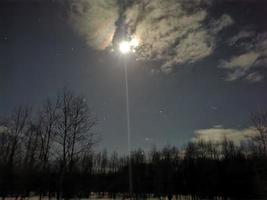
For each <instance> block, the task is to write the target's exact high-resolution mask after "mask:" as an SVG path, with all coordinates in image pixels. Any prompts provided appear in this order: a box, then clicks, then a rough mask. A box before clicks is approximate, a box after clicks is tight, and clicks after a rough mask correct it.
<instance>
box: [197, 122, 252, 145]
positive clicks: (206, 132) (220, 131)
mask: <svg viewBox="0 0 267 200" xmlns="http://www.w3.org/2000/svg"><path fill="white" fill-rule="evenodd" d="M256 134H257V132H256V130H255V128H253V127H249V128H245V129H240V130H239V129H227V128H223V126H221V125H216V126H214V127H212V128H208V129H199V130H196V131H195V136H194V138H193V141H213V142H222V141H223V140H225V139H227V140H231V141H233V142H234V143H235V144H240V142H241V141H244V140H247V139H248V138H250V137H252V136H255V135H256Z"/></svg>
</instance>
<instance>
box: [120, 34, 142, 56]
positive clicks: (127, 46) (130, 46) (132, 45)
mask: <svg viewBox="0 0 267 200" xmlns="http://www.w3.org/2000/svg"><path fill="white" fill-rule="evenodd" d="M138 46H139V40H138V39H137V38H136V37H132V39H131V40H130V41H127V40H125V41H122V42H121V43H120V44H119V50H120V52H121V53H122V54H128V53H131V52H132V53H135V51H136V48H137V47H138Z"/></svg>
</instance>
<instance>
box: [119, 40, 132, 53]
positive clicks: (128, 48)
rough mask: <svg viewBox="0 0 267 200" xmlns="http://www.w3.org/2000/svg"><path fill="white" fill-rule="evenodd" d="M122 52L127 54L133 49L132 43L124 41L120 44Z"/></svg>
mask: <svg viewBox="0 0 267 200" xmlns="http://www.w3.org/2000/svg"><path fill="white" fill-rule="evenodd" d="M119 49H120V52H121V53H122V54H127V53H129V52H130V51H131V45H130V42H127V41H122V42H121V43H120V45H119Z"/></svg>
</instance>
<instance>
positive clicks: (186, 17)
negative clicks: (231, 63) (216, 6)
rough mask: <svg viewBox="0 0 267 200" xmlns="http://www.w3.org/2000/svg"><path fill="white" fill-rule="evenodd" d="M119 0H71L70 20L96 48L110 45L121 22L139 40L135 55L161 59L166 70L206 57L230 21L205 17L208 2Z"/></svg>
mask: <svg viewBox="0 0 267 200" xmlns="http://www.w3.org/2000/svg"><path fill="white" fill-rule="evenodd" d="M119 2H122V1H117V0H81V1H75V0H70V4H69V5H70V6H69V7H70V13H71V14H70V16H71V17H70V18H71V22H72V24H73V26H74V27H75V29H76V30H78V31H79V33H80V34H81V35H83V36H84V37H85V38H86V41H87V43H88V44H89V45H90V46H91V47H93V48H95V49H100V50H101V49H105V48H107V47H109V46H112V44H113V43H114V40H115V38H116V33H117V32H118V30H119V29H120V28H121V27H120V26H122V25H123V26H125V28H126V29H127V31H126V32H127V33H128V34H130V35H135V36H136V37H138V38H139V39H140V40H141V45H140V48H139V49H138V50H137V54H136V56H137V59H139V60H160V61H162V62H163V65H162V70H163V71H165V72H170V71H171V70H172V68H173V66H174V65H177V64H184V63H193V62H196V61H199V60H201V59H203V58H206V57H207V56H209V55H211V54H212V53H213V51H214V49H215V46H216V37H217V34H219V32H220V31H222V30H223V29H224V28H226V27H228V26H230V25H231V24H233V20H232V18H231V17H230V16H228V15H226V14H224V15H222V16H219V17H218V18H216V19H213V18H212V17H210V16H209V13H208V8H209V7H210V6H211V5H212V1H210V0H131V1H127V2H124V5H121V3H119ZM122 19H124V20H123V23H121V20H122Z"/></svg>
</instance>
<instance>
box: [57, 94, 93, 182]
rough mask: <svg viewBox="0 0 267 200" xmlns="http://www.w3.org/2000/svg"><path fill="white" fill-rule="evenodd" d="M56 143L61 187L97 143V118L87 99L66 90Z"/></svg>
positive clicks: (60, 96) (60, 105)
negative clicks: (81, 158)
mask: <svg viewBox="0 0 267 200" xmlns="http://www.w3.org/2000/svg"><path fill="white" fill-rule="evenodd" d="M57 101H58V102H59V107H58V109H57V123H56V134H55V142H56V144H57V146H58V148H59V160H60V170H61V176H60V182H61V183H60V185H61V186H60V187H62V182H63V179H64V175H65V173H66V172H71V171H72V169H73V167H74V165H75V163H77V161H78V159H79V157H81V155H82V154H83V153H84V152H89V151H91V148H92V146H93V145H94V144H95V143H96V140H95V139H96V138H95V136H96V135H95V133H94V132H93V127H94V126H95V125H96V122H97V120H96V117H95V116H94V115H93V113H92V111H91V109H90V108H89V106H88V105H87V103H86V101H85V98H84V97H82V96H75V95H74V94H73V93H72V92H70V91H69V90H66V89H64V90H63V91H62V92H61V93H60V94H59V95H58V100H57Z"/></svg>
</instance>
